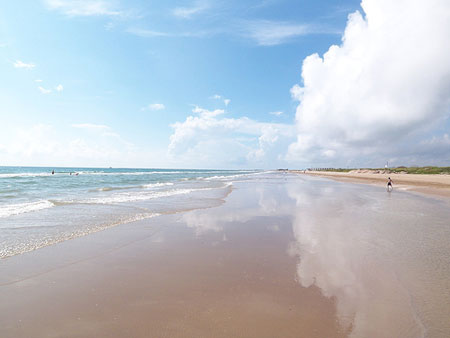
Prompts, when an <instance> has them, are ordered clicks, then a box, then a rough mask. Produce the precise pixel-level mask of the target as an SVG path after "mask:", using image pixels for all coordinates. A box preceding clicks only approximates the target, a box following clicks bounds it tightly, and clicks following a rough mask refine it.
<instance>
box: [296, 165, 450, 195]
mask: <svg viewBox="0 0 450 338" xmlns="http://www.w3.org/2000/svg"><path fill="white" fill-rule="evenodd" d="M293 172H296V173H300V174H303V171H293ZM306 174H307V175H313V176H320V177H326V178H331V179H334V180H337V181H341V182H353V183H364V184H371V185H377V186H384V187H385V186H386V184H387V180H388V177H390V178H391V179H392V181H393V182H394V187H396V188H399V189H401V190H407V191H413V192H419V193H423V194H427V195H434V196H441V197H445V198H447V197H448V198H450V175H417V174H378V173H357V172H347V173H345V172H332V171H326V172H325V171H307V172H306Z"/></svg>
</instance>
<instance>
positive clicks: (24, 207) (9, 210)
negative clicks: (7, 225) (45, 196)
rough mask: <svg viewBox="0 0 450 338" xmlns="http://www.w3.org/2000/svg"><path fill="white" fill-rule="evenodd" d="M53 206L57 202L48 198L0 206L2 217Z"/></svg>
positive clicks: (0, 215)
mask: <svg viewBox="0 0 450 338" xmlns="http://www.w3.org/2000/svg"><path fill="white" fill-rule="evenodd" d="M53 206H55V204H54V203H52V202H50V201H47V200H41V201H37V202H28V203H17V204H8V205H3V206H0V217H9V216H13V215H19V214H23V213H26V212H32V211H38V210H42V209H48V208H51V207H53Z"/></svg>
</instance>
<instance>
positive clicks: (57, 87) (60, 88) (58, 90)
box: [55, 84, 64, 92]
mask: <svg viewBox="0 0 450 338" xmlns="http://www.w3.org/2000/svg"><path fill="white" fill-rule="evenodd" d="M55 89H56V91H57V92H62V91H63V90H64V87H63V85H62V84H59V85H57V86H56V87H55Z"/></svg>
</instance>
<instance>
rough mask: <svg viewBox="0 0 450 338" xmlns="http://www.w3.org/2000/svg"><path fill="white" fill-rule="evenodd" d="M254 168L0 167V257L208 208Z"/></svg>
mask: <svg viewBox="0 0 450 338" xmlns="http://www.w3.org/2000/svg"><path fill="white" fill-rule="evenodd" d="M52 172H54V173H52ZM261 173H262V172H261V171H258V170H241V171H237V170H191V169H187V170H186V169H123V168H121V169H115V168H109V169H105V168H52V167H0V259H1V258H6V257H9V256H13V255H17V254H20V253H24V252H27V251H31V250H34V249H37V248H40V247H43V246H47V245H51V244H54V243H58V242H61V241H64V240H68V239H71V238H74V237H79V236H83V235H86V234H89V233H92V232H96V231H100V230H102V229H105V228H108V227H111V226H115V225H119V224H125V223H129V222H133V221H136V220H141V219H145V218H151V217H156V216H158V215H161V214H167V213H176V212H180V211H186V210H190V209H195V208H204V207H209V206H214V205H217V204H218V203H221V201H222V200H223V198H224V197H225V196H226V195H227V194H229V193H230V192H231V189H232V184H233V182H234V181H236V180H243V179H244V180H245V179H248V178H249V177H251V176H253V175H259V174H261Z"/></svg>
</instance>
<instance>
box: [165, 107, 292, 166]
mask: <svg viewBox="0 0 450 338" xmlns="http://www.w3.org/2000/svg"><path fill="white" fill-rule="evenodd" d="M192 112H193V113H195V115H190V116H188V117H187V118H186V120H185V121H184V122H177V123H175V124H173V125H172V128H173V129H174V132H173V134H172V135H171V136H170V144H169V155H170V156H171V157H172V158H174V159H177V160H178V161H179V162H181V163H187V165H192V164H194V165H195V164H196V165H197V166H214V167H241V168H242V167H269V168H270V167H273V166H274V165H276V164H278V163H280V162H281V161H282V159H281V158H280V156H279V155H280V154H281V153H282V152H283V150H284V149H285V147H287V145H288V144H289V143H290V142H292V140H293V136H294V128H293V126H290V125H286V124H281V123H265V122H257V121H255V120H252V119H249V118H247V117H240V118H228V117H224V116H223V115H224V114H225V111H224V110H223V109H216V110H208V109H204V108H201V107H198V106H196V107H194V109H193V110H192Z"/></svg>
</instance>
